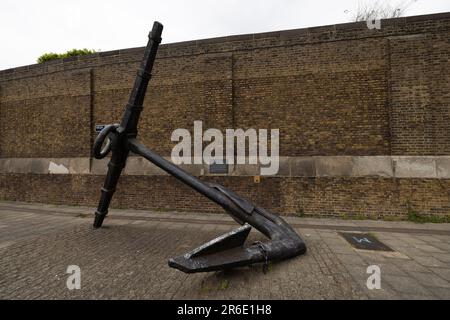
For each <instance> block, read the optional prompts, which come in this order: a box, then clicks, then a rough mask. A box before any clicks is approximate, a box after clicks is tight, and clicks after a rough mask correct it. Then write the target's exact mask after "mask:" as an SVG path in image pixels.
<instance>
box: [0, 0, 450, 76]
mask: <svg viewBox="0 0 450 320" xmlns="http://www.w3.org/2000/svg"><path fill="white" fill-rule="evenodd" d="M358 1H359V2H361V1H365V2H370V1H375V0H335V1H333V0H188V1H182V0H159V1H155V0H39V1H38V0H34V1H33V0H2V1H1V3H0V30H1V53H0V70H3V69H7V68H12V67H17V66H22V65H27V64H33V63H35V61H36V59H37V57H38V56H40V55H41V54H43V53H46V52H57V53H61V52H65V51H67V50H69V49H72V48H80V49H81V48H89V49H96V50H101V51H108V50H114V49H123V48H131V47H140V46H144V45H145V44H146V41H147V39H146V37H147V34H148V31H149V30H150V29H151V27H152V24H153V21H154V20H158V21H160V22H161V23H162V24H164V31H163V43H169V42H178V41H185V40H193V39H203V38H211V37H218V36H226V35H233V34H245V33H257V32H267V31H274V30H283V29H295V28H302V27H312V26H319V25H328V24H335V23H344V22H349V21H350V20H351V13H352V12H354V11H355V10H356V8H357V7H358ZM385 1H386V2H388V3H390V4H391V5H396V4H397V3H399V1H400V0H385ZM409 1H414V0H403V2H407V3H409ZM346 11H350V12H346ZM448 11H450V0H416V2H414V3H412V4H411V5H410V6H409V8H408V10H407V12H406V15H407V16H410V15H420V14H428V13H437V12H448Z"/></svg>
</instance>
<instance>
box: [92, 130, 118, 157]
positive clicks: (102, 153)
mask: <svg viewBox="0 0 450 320" xmlns="http://www.w3.org/2000/svg"><path fill="white" fill-rule="evenodd" d="M118 127H119V125H118V124H110V125H107V126H106V127H104V128H103V129H102V131H100V133H99V134H98V136H97V138H95V141H94V146H93V148H92V151H93V154H94V157H95V159H103V158H104V157H106V156H107V155H108V153H109V152H110V151H111V139H109V137H108V135H109V134H110V133H113V132H115V131H116V129H117V128H118ZM105 139H106V144H105V146H103V143H104V142H105Z"/></svg>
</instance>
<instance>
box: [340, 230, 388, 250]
mask: <svg viewBox="0 0 450 320" xmlns="http://www.w3.org/2000/svg"><path fill="white" fill-rule="evenodd" d="M340 235H341V236H343V237H344V239H345V240H347V241H348V242H349V243H350V244H351V245H352V246H353V247H355V248H356V249H362V250H377V251H393V250H392V249H391V248H389V247H388V246H387V245H385V244H384V243H382V242H381V241H380V240H378V239H377V238H375V237H374V236H372V235H370V234H368V233H351V232H340Z"/></svg>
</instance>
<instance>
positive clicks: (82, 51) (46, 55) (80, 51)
mask: <svg viewBox="0 0 450 320" xmlns="http://www.w3.org/2000/svg"><path fill="white" fill-rule="evenodd" d="M95 52H97V51H96V50H91V49H72V50H69V51H66V52H65V53H54V52H50V53H44V54H43V55H41V56H40V57H39V58H38V59H37V63H43V62H46V61H51V60H56V59H62V58H68V57H74V56H82V55H87V54H92V53H95Z"/></svg>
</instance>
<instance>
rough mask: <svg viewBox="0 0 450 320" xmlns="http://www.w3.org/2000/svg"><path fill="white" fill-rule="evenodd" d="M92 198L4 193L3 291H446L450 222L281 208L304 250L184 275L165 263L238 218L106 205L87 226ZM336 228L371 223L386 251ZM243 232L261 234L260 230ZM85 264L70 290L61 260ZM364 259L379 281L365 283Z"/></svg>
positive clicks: (211, 294)
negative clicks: (19, 198) (340, 216)
mask: <svg viewBox="0 0 450 320" xmlns="http://www.w3.org/2000/svg"><path fill="white" fill-rule="evenodd" d="M92 212H93V209H92V208H86V207H68V206H54V205H43V204H27V203H15V202H0V298H1V299H450V225H449V224H413V223H409V222H382V221H347V220H334V219H311V218H291V217H289V218H287V220H288V221H289V222H290V223H292V224H293V225H294V226H295V228H296V229H297V231H298V232H299V233H300V234H301V235H302V236H303V238H304V239H305V241H306V243H307V246H308V252H307V254H305V255H304V256H301V257H298V258H295V259H291V260H288V261H283V262H278V263H274V264H271V266H270V269H269V272H268V273H267V274H264V273H263V272H262V266H261V265H254V266H251V267H245V268H240V269H235V270H230V271H226V272H212V273H203V274H192V275H187V274H184V273H182V272H180V271H177V270H174V269H171V268H169V267H168V266H167V260H168V258H170V257H173V256H176V255H179V254H181V253H184V252H186V251H188V250H190V249H192V248H194V247H196V246H198V245H200V244H202V243H204V242H206V241H208V240H210V239H212V238H214V237H216V236H217V235H219V234H221V233H224V232H226V231H228V230H230V229H232V228H234V227H237V225H236V224H235V223H234V222H233V221H232V220H231V218H229V217H228V216H226V215H221V214H192V213H190V214H188V213H179V212H164V213H159V212H148V211H138V210H112V211H111V213H110V215H109V216H108V218H107V219H106V220H105V227H104V228H102V229H99V230H93V229H92V227H91V223H92ZM341 231H350V232H356V231H363V232H370V233H371V234H373V235H374V236H375V237H376V238H378V239H379V240H380V241H382V242H383V243H385V244H386V245H388V246H389V247H391V248H392V249H393V250H394V251H392V252H382V251H380V252H375V251H365V250H356V249H354V248H353V247H352V246H351V245H350V244H349V243H348V242H346V241H345V240H344V239H343V238H342V236H341V235H340V234H339V232H341ZM250 238H251V239H249V241H253V240H263V238H262V235H260V234H259V233H257V232H253V231H252V233H251V234H250ZM69 265H78V266H79V267H80V268H81V289H80V290H68V289H67V287H66V280H67V277H68V276H69V275H68V274H66V269H67V267H68V266H69ZM369 265H378V266H379V267H380V269H381V289H379V290H377V289H374V290H369V289H368V288H367V286H366V280H367V277H368V276H369V274H367V273H366V270H367V267H368V266H369Z"/></svg>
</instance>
